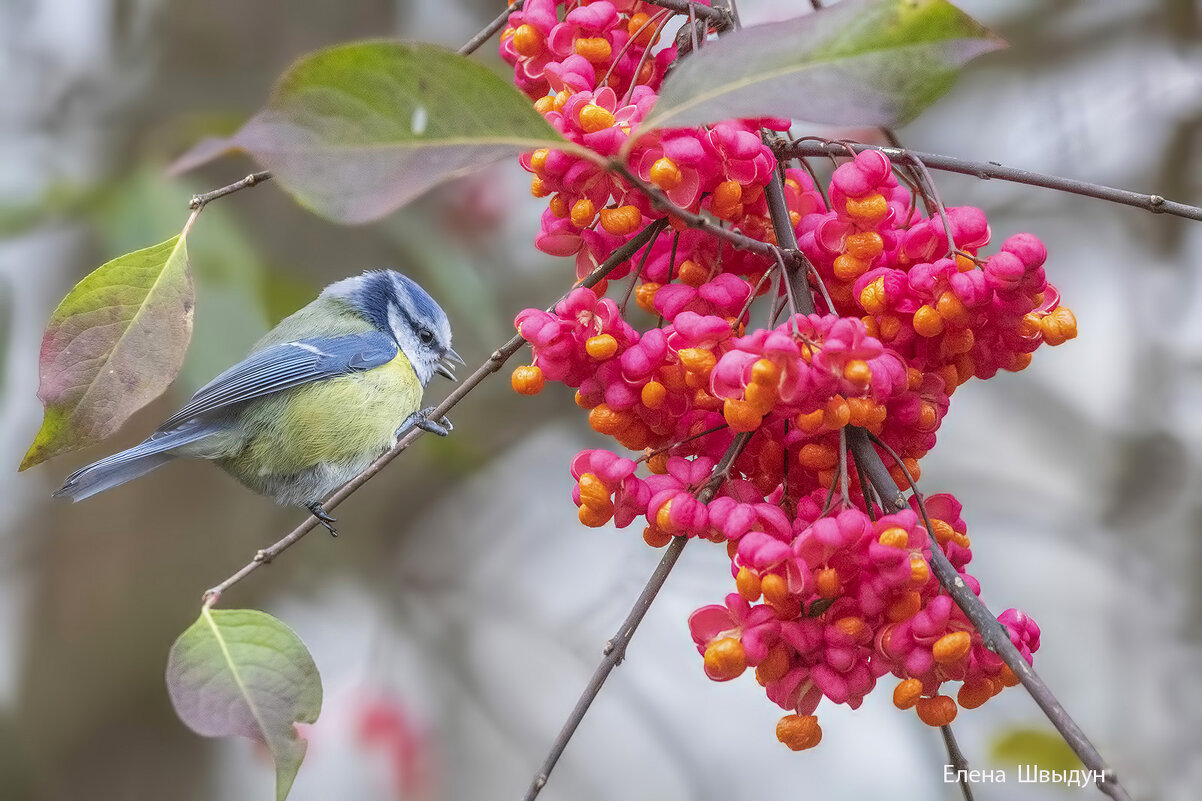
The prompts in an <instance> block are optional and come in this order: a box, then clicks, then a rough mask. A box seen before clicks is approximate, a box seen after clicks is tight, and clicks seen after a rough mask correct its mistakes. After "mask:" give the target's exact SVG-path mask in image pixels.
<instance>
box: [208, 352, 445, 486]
mask: <svg viewBox="0 0 1202 801" xmlns="http://www.w3.org/2000/svg"><path fill="white" fill-rule="evenodd" d="M421 396H422V386H421V382H420V381H418V378H417V374H416V373H415V372H414V371H413V367H412V366H411V365H410V363H409V360H408V359H407V358H406V357H405V355H404V354H403V353H398V354H397V356H396V358H394V359H393V360H392V361H390V362H388V363H387V364H385V365H382V366H380V367H377V368H375V369H373V370H367V371H365V372H362V373H352V374H350V375H345V376H339V377H337V378H331V379H327V380H325V381H317V382H314V383H312V384H305V385H304V386H300V387H296V388H295V389H291V390H287V391H285V392H282V393H280V394H279V396H278V397H277V396H270V397H268V398H265V399H264V400H263V401H262V402H260V403H257V404H255V406H254V407H252V408H251V409H248V411H247V412H246V413H245V414H244V416H243V423H244V426H245V428H246V429H247V432H248V434H250V437H249V439H248V442H247V443H246V447H245V449H244V450H243V452H242V454H241V455H240V456H239V457H236V458H235V459H234V460H233V461H234V462H235V464H232V465H230V467H231V468H233V469H234V472H242V470H245V469H249V468H250V467H251V466H252V465H253V469H254V471H255V472H256V473H258V474H259V475H272V474H274V475H288V474H292V473H298V472H301V471H303V470H306V469H308V468H311V467H313V466H314V465H317V464H320V463H323V462H326V463H340V464H348V463H363V464H364V465H366V463H368V462H370V461H372V460H374V459H375V458H376V457H378V456H379V455H381V454H382V453H384V451H386V450H388V449H389V448H390V447H392V445H393V444H394V443H395V441H396V430H397V427H398V426H399V425H400V424H401V423H402V422H403V421H404V420H405V418H407V417H408V416H409V415H410V414H412V413H413V412H415V411H417V409H418V407H419V405H420V403H421ZM239 468H242V470H240V469H239Z"/></svg>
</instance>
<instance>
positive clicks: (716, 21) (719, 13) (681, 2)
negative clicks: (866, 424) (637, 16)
mask: <svg viewBox="0 0 1202 801" xmlns="http://www.w3.org/2000/svg"><path fill="white" fill-rule="evenodd" d="M646 2H647V4H648V5H652V6H659V7H660V8H667V9H670V10H672V11H675V12H676V13H677V14H694V15H696V16H698V17H700V18H701V19H703V20H706V21H707V22H709V23H710V24H711V25H713V26H714V27H716V28H724V27H726V26H727V25H729V24H730V17H729V16H727V14H726V12H725V11H723V10H722V9H720V8H711V7H709V6H703V5H701V4H700V3H691V2H689V0H646Z"/></svg>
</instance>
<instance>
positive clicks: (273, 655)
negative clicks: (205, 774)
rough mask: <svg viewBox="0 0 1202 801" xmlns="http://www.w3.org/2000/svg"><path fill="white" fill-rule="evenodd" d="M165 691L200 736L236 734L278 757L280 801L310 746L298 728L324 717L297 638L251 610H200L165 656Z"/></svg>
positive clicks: (312, 671)
mask: <svg viewBox="0 0 1202 801" xmlns="http://www.w3.org/2000/svg"><path fill="white" fill-rule="evenodd" d="M167 691H168V693H169V694H170V695H171V703H172V704H173V705H174V706H175V712H176V714H177V715H179V718H180V720H182V721H183V722H184V723H185V724H186V725H187V726H188V728H190V729H192V730H193V731H194V732H196V733H197V734H201V735H204V736H205V737H227V736H232V735H238V736H241V737H249V738H250V739H252V740H255V741H257V742H260V743H262V744H263V745H264V746H266V747H267V749H268V750H269V751H270V752H271V755H272V758H273V759H274V760H275V781H276V789H275V796H276V801H284V799H285V798H287V797H288V791H289V790H291V789H292V783H293V781H295V780H296V773H297V771H299V770H300V766H301V760H303V759H304V757H305V749H306V748H307V746H308V744H307V743H306V742H305V741H304V740H303V739H301V737H300V736H299V735H298V734H297V730H296V724H297V723H313V722H314V721H316V720H317V716H318V714H319V713H320V712H321V677H320V676H319V675H318V673H317V666H316V665H315V664H314V663H313V657H312V656H310V654H309V650H308V649H307V648H306V647H305V644H304V643H303V642H301V641H300V638H299V637H297V636H296V634H295V633H294V632H293V631H292V629H290V628H288V627H287V626H285V625H284V624H283V623H281V622H280V621H279V620H276V619H275V618H274V617H272V616H271V615H268V614H266V613H264V612H259V611H256V610H253V609H230V610H222V609H209V608H208V607H205V608H204V609H203V610H201V613H200V618H199V619H198V620H197V621H196V622H195V623H193V624H192V625H191V626H189V627H188V630H187V631H185V632H184V633H183V634H181V635H180V637H179V639H178V640H176V641H175V644H174V645H172V646H171V653H170V655H169V656H168V657H167Z"/></svg>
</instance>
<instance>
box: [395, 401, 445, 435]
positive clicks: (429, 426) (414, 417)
mask: <svg viewBox="0 0 1202 801" xmlns="http://www.w3.org/2000/svg"><path fill="white" fill-rule="evenodd" d="M432 414H434V407H433V406H429V407H427V408H425V409H422V410H421V411H420V412H414V413H413V414H411V415H409V416H408V417H406V418H405V422H403V423H401V427H400V428H398V429H397V431H396V434H397V437H398V438H399V437H400V436H401V435H403V434H404V433H405V432H406V431H408V430H409V429H411V428H420V429H421V430H422V431H428V432H430V433H431V434H437V435H438V436H440V437H445V436H446V435H447V434H450V433H451V432H452V431H454V430H455V426H453V425H451V420H450V418H448V417H446V416H444V417H442V418H440V419H439V420H437V421H434V420H431V419H430V415H432Z"/></svg>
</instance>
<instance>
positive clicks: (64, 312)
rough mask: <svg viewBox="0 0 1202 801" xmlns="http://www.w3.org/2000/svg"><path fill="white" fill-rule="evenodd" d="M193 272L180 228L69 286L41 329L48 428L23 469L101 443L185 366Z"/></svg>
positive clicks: (42, 392) (40, 433)
mask: <svg viewBox="0 0 1202 801" xmlns="http://www.w3.org/2000/svg"><path fill="white" fill-rule="evenodd" d="M194 305H195V303H194V299H193V294H192V277H191V275H190V274H189V272H188V252H187V246H186V244H185V241H184V239H183V238H182V237H180V236H174V237H172V238H171V239H168V240H167V241H166V242H162V243H160V244H158V245H154V246H152V247H148V248H145V249H143V250H136V251H134V252H133V253H127V254H125V255H124V256H120V257H118V258H116V259H113V260H112V261H110V262H108V263H107V264H103V265H101V266H100V267H98V268H96V269H95V270H93V271H92V272H91V274H89V275H88V276H87V277H86V278H84V279H83V280H82V281H80V282H79V283H78V284H76V285H75V288H74V289H72V290H71V291H70V292H68V293H67V297H65V298H63V301H62V303H60V304H59V306H58V308H57V309H55V310H54V314H52V315H51V317H50V322H49V324H48V325H47V326H46V333H45V335H44V336H43V337H42V352H41V357H40V360H39V372H40V378H39V383H38V398H40V399H41V401H42V405H43V406H44V407H45V416H44V418H43V420H42V428H41V430H40V431H38V433H37V436H36V437H35V438H34V440H33V444H32V445H30V447H29V451H28V452H26V454H25V458H24V460H22V462H21V467H20V469H21V470H24V469H25V468H27V467H32V466H33V465H35V464H38V463H40V462H44V461H46V460H47V459H49V458H50V457H52V456H57V455H58V454H60V453H65V452H67V451H71V450H76V449H78V448H82V447H84V446H85V445H90V444H92V443H94V442H99V441H100V440H102V439H104V438H105V437H107V436H109V435H110V434H112V433H113V432H114V431H116V430H117V429H118V428H120V427H121V424H122V423H124V422H125V421H126V420H127V419H128V418H129V416H130V415H131V414H133V413H134V412H136V411H137V410H138V409H140V408H142V407H143V406H145V405H146V404H147V403H149V402H150V401H152V400H154V399H155V398H156V397H158V396H159V395H160V394H162V392H163V390H165V389H166V388H167V386H168V385H169V384H170V383H171V382H172V381H173V380H174V379H175V376H176V375H177V374H178V373H179V368H180V365H181V364H182V363H183V359H184V353H185V352H186V351H187V349H188V340H189V339H190V338H191V336H192V310H193V306H194Z"/></svg>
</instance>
